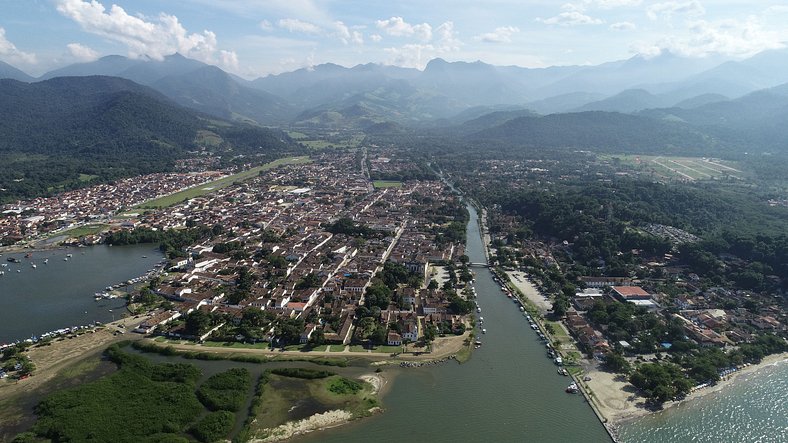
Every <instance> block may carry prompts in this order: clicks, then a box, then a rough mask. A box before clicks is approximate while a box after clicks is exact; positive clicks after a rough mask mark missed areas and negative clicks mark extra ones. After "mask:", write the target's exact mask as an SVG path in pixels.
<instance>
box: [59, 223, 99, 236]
mask: <svg viewBox="0 0 788 443" xmlns="http://www.w3.org/2000/svg"><path fill="white" fill-rule="evenodd" d="M107 227H108V225H104V224H96V225H86V226H80V227H78V228H74V229H69V230H67V231H63V232H59V233H57V234H56V235H58V236H61V235H66V236H68V237H82V236H85V235H93V234H97V233H99V232H101V231H103V230H105V229H107Z"/></svg>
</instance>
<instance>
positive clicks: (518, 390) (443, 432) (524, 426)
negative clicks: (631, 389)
mask: <svg viewBox="0 0 788 443" xmlns="http://www.w3.org/2000/svg"><path fill="white" fill-rule="evenodd" d="M469 211H470V212H471V222H470V224H469V228H468V252H467V254H468V256H469V257H470V259H471V262H484V261H485V259H484V253H483V250H482V244H481V239H480V236H479V227H478V225H477V222H476V217H477V215H476V211H474V210H473V208H469ZM475 272H476V274H477V276H476V283H475V286H476V290H477V292H478V294H479V305H480V306H481V308H482V313H481V315H482V316H484V320H485V321H484V327H485V328H486V329H487V333H486V334H480V335H479V338H480V340H481V341H482V342H483V343H484V344H483V346H482V348H481V349H478V350H476V351H474V354H473V357H472V358H471V360H470V361H469V362H467V363H466V364H463V365H458V364H456V363H453V362H451V363H448V364H445V365H442V366H438V367H428V368H418V369H402V370H401V372H402V374H401V375H399V376H398V377H396V378H395V379H394V382H393V383H394V384H393V386H392V389H391V391H390V392H389V393H388V394H387V395H386V397H385V398H384V399H383V405H384V408H385V413H383V414H381V415H378V416H375V417H372V418H369V419H364V420H360V421H359V422H356V423H351V424H349V425H346V426H341V427H338V428H334V429H330V430H327V431H322V432H319V433H315V434H312V435H307V436H304V437H301V438H299V439H297V440H296V441H300V442H342V443H348V442H370V441H372V442H374V441H377V442H389V441H411V442H478V441H488V442H530V441H545V442H608V441H610V439H609V438H608V436H607V433H606V432H605V430H604V429H603V428H602V425H601V424H600V423H599V421H598V420H597V419H596V417H595V416H594V413H593V412H592V411H591V408H590V407H589V405H588V404H586V403H585V401H584V400H583V397H582V396H580V395H570V394H566V393H564V388H566V386H567V385H568V384H569V383H570V380H569V378H568V377H562V376H560V375H558V373H557V372H556V370H557V368H556V366H555V365H554V364H553V363H552V362H551V361H550V360H549V359H548V358H547V355H546V349H545V346H544V344H543V343H542V342H541V341H540V340H539V339H538V337H537V336H536V334H535V333H534V332H533V331H532V330H531V329H530V328H529V327H528V322H527V321H526V319H525V317H523V315H522V314H521V313H520V311H519V310H518V308H517V305H515V304H514V303H512V301H511V300H510V299H508V298H506V296H505V295H503V293H502V292H501V291H500V289H499V287H498V286H497V285H496V284H495V282H494V281H493V280H492V276H491V274H490V272H489V271H488V270H487V269H480V268H477V269H475ZM397 371H399V370H397Z"/></svg>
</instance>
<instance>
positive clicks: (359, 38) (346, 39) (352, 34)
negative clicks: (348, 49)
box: [333, 21, 364, 45]
mask: <svg viewBox="0 0 788 443" xmlns="http://www.w3.org/2000/svg"><path fill="white" fill-rule="evenodd" d="M333 27H334V33H333V35H334V36H335V37H337V38H339V40H340V41H341V42H342V44H344V45H347V44H350V43H352V44H354V45H363V44H364V35H363V34H362V33H361V32H360V31H355V30H352V31H351V30H350V29H349V28H348V27H347V26H346V25H345V24H344V23H342V22H340V21H336V22H334V24H333Z"/></svg>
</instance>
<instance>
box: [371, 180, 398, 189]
mask: <svg viewBox="0 0 788 443" xmlns="http://www.w3.org/2000/svg"><path fill="white" fill-rule="evenodd" d="M372 186H374V187H376V188H401V187H402V182H397V181H390V180H375V181H374V182H372Z"/></svg>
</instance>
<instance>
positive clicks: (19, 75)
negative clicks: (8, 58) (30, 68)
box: [0, 61, 34, 82]
mask: <svg viewBox="0 0 788 443" xmlns="http://www.w3.org/2000/svg"><path fill="white" fill-rule="evenodd" d="M3 78H10V79H13V80H19V81H20V82H30V81H33V80H34V79H33V77H31V76H29V75H27V74H25V73H24V72H22V71H21V70H19V69H17V68H15V67H13V66H11V65H9V64H8V63H5V62H2V61H0V79H3Z"/></svg>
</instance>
